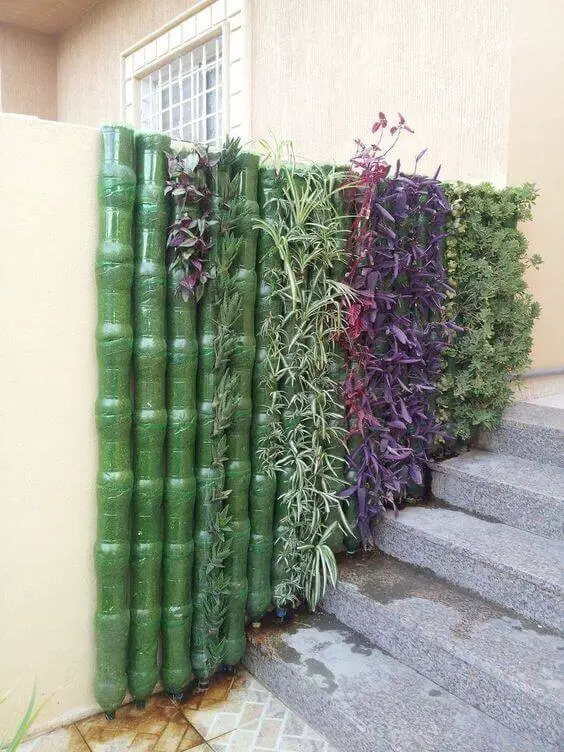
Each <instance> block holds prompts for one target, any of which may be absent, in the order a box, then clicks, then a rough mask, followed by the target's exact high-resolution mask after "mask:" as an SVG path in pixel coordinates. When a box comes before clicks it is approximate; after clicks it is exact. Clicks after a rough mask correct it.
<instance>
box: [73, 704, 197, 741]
mask: <svg viewBox="0 0 564 752" xmlns="http://www.w3.org/2000/svg"><path fill="white" fill-rule="evenodd" d="M78 729H79V731H80V733H81V734H82V736H83V737H84V739H85V740H86V742H87V743H88V746H89V748H90V750H91V752H126V750H127V752H186V751H187V750H194V749H198V747H201V746H202V744H203V743H204V739H203V737H202V736H200V734H198V732H197V731H196V730H195V729H194V728H193V727H192V726H191V725H190V724H189V722H188V721H187V719H186V717H185V716H184V714H183V713H182V712H181V710H180V709H179V708H178V707H177V706H176V705H175V704H174V703H173V702H172V700H170V699H169V698H168V697H166V695H162V694H161V695H154V696H153V697H151V698H150V699H149V700H148V702H147V705H146V706H145V707H144V708H142V709H140V708H136V707H135V705H133V704H130V705H125V706H124V707H123V708H120V709H119V710H118V711H117V712H116V717H115V719H114V720H113V721H108V719H107V718H106V717H105V715H104V714H103V713H100V714H99V715H96V716H94V717H92V718H87V719H86V720H85V721H82V722H81V723H79V724H78ZM204 749H205V747H204Z"/></svg>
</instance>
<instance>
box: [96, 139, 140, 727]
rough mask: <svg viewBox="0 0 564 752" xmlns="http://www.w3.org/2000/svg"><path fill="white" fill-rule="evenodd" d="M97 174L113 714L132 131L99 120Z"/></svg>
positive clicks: (102, 632)
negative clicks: (101, 123)
mask: <svg viewBox="0 0 564 752" xmlns="http://www.w3.org/2000/svg"><path fill="white" fill-rule="evenodd" d="M101 138H102V160H101V165H100V172H99V180H98V201H99V208H100V238H99V243H98V250H97V255H96V283H97V289H98V324H97V327H96V350H97V356H98V398H97V400H96V425H97V429H98V476H97V482H96V494H97V506H98V519H97V534H96V545H95V550H94V563H95V569H96V579H97V601H96V617H95V624H96V670H95V679H94V685H95V694H96V699H97V701H98V703H99V705H100V706H101V707H102V709H103V710H105V711H106V713H107V714H108V715H109V716H112V715H113V713H114V712H115V710H116V708H118V707H119V705H120V704H121V702H122V700H123V698H124V697H125V692H126V685H127V642H128V634H129V602H128V584H129V554H130V528H129V512H130V502H131V494H132V488H133V472H132V467H131V439H130V433H131V396H130V389H131V386H130V377H131V355H132V349H133V328H132V324H131V288H132V279H133V247H132V244H131V234H132V224H133V205H134V202H135V172H134V170H133V150H134V145H133V131H132V130H130V129H129V128H126V127H124V126H111V125H108V126H103V127H102V135H101Z"/></svg>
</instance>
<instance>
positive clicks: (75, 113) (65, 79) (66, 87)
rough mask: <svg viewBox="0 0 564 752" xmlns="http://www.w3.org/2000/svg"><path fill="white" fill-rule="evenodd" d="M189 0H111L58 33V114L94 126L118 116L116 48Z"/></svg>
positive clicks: (121, 49)
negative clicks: (66, 29) (60, 33)
mask: <svg viewBox="0 0 564 752" xmlns="http://www.w3.org/2000/svg"><path fill="white" fill-rule="evenodd" d="M194 4H195V3H194V0H159V1H158V2H155V0H112V1H111V2H104V3H101V4H100V5H97V6H95V7H94V8H93V10H92V11H91V12H90V13H89V14H88V15H87V16H85V17H84V18H83V19H82V20H81V22H80V23H78V24H76V25H75V26H73V27H71V28H70V29H69V30H68V31H66V32H65V33H63V34H62V35H61V36H60V38H59V85H58V119H59V120H63V121H65V122H69V123H80V124H81V125H92V126H94V127H98V126H99V125H100V123H101V122H103V121H116V120H121V119H122V112H121V96H120V91H121V53H122V52H124V51H125V50H126V49H127V48H129V47H131V46H132V45H134V44H137V42H139V41H141V39H143V38H144V37H145V36H147V35H149V34H152V33H153V32H154V31H156V30H157V29H158V28H160V27H161V26H164V25H165V24H167V23H169V22H170V21H171V20H172V19H173V18H174V17H175V16H177V15H179V14H180V13H183V12H184V11H186V10H188V9H189V8H190V6H191V5H194Z"/></svg>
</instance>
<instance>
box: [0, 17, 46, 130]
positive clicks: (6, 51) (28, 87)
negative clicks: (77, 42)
mask: <svg viewBox="0 0 564 752" xmlns="http://www.w3.org/2000/svg"><path fill="white" fill-rule="evenodd" d="M0 112H16V113H19V114H22V115H36V116H37V117H41V118H46V119H47V120H54V119H56V117H57V40H56V38H55V37H53V36H48V35H47V34H40V33H38V32H35V31H30V30H29V29H23V28H20V27H19V26H11V25H9V24H2V23H0Z"/></svg>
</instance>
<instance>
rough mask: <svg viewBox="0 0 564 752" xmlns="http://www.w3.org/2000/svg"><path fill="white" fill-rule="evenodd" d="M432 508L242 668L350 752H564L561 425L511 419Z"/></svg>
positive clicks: (360, 559)
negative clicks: (320, 607)
mask: <svg viewBox="0 0 564 752" xmlns="http://www.w3.org/2000/svg"><path fill="white" fill-rule="evenodd" d="M556 404H559V403H558V402H556ZM433 492H434V495H435V497H436V500H437V501H436V503H434V504H432V505H430V506H425V507H423V506H421V507H410V508H407V509H404V510H403V511H402V512H401V513H400V514H399V515H398V516H394V515H393V514H389V515H388V516H387V517H386V518H385V520H384V521H383V522H382V524H381V525H380V528H379V532H378V545H379V548H380V551H381V553H376V554H373V555H368V554H365V555H360V556H356V557H353V558H351V559H348V560H346V561H344V562H343V564H342V567H341V576H340V581H339V584H338V586H337V588H336V589H335V590H334V591H333V592H331V593H330V594H328V596H327V597H326V598H325V601H324V604H323V612H320V613H317V614H304V615H300V616H298V617H297V619H296V620H295V621H294V622H293V623H292V624H291V625H289V626H288V627H287V628H285V629H271V630H266V631H265V632H264V633H263V632H260V633H258V635H257V636H256V638H255V639H253V640H251V642H250V645H249V648H248V650H247V654H246V657H245V663H246V665H247V667H248V668H249V669H250V670H251V672H252V673H254V674H256V676H257V677H258V678H259V679H260V680H261V681H262V682H263V683H265V684H266V685H267V686H268V687H269V688H270V689H271V690H272V691H273V692H274V693H275V694H277V695H279V696H280V697H281V699H282V700H284V701H285V702H286V703H287V704H288V705H290V706H291V707H292V708H293V709H295V710H296V711H297V712H299V713H300V714H301V715H302V716H303V717H304V718H305V719H306V720H307V721H308V722H309V723H310V724H311V725H312V726H313V727H314V728H316V729H317V730H318V731H320V732H321V733H322V734H323V735H324V736H325V738H326V739H328V740H329V742H330V743H331V744H332V745H334V747H335V748H336V749H340V750H345V751H346V752H356V750H358V751H359V752H360V751H363V750H365V751H366V752H381V751H382V752H384V751H386V752H408V751H409V752H431V750H432V751H433V752H439V751H440V752H490V751H491V752H498V751H500V752H501V751H503V752H506V751H507V752H510V751H511V752H525V751H527V752H529V750H530V751H531V752H533V750H534V751H535V752H556V750H561V749H563V748H564V710H563V705H564V694H563V682H562V679H563V667H564V653H563V652H562V651H564V639H563V638H562V630H563V628H564V609H563V607H562V603H563V601H562V594H563V590H564V581H563V580H564V578H563V570H562V566H563V561H564V556H563V553H564V543H563V535H562V525H563V522H564V514H563V511H564V409H562V408H561V407H555V406H551V405H542V404H533V403H520V404H518V405H515V406H514V407H512V408H510V409H509V410H508V411H507V413H506V415H505V417H504V419H503V423H502V425H501V427H500V428H499V429H498V430H497V431H495V432H494V433H493V434H486V433H483V434H482V435H481V436H480V438H479V449H478V450H475V451H472V452H469V453H467V454H464V455H461V456H460V457H456V458H454V459H451V460H447V461H446V462H442V463H440V464H438V465H437V466H436V467H435V468H434V472H433Z"/></svg>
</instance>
